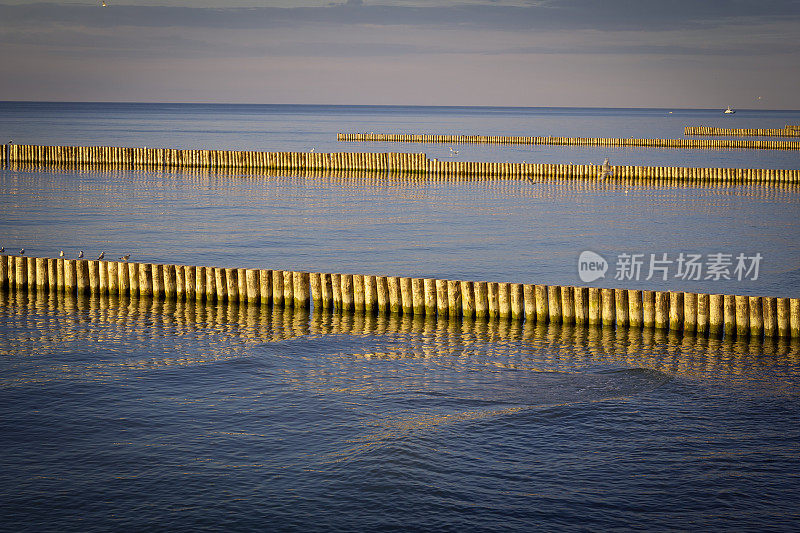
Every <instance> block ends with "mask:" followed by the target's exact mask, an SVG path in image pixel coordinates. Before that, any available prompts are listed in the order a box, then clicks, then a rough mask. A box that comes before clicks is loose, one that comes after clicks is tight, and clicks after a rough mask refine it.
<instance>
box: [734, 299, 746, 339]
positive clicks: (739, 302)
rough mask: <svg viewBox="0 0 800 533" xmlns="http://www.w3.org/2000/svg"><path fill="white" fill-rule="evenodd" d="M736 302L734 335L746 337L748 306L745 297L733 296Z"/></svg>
mask: <svg viewBox="0 0 800 533" xmlns="http://www.w3.org/2000/svg"><path fill="white" fill-rule="evenodd" d="M734 298H735V301H736V335H738V336H740V337H746V336H748V335H749V334H750V306H749V305H748V298H747V296H739V295H737V296H734Z"/></svg>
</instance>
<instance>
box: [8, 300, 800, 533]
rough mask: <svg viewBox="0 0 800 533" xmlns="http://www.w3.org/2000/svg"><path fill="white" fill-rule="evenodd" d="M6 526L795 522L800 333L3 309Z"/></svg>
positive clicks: (527, 526) (51, 305) (34, 303)
mask: <svg viewBox="0 0 800 533" xmlns="http://www.w3.org/2000/svg"><path fill="white" fill-rule="evenodd" d="M0 304H1V305H0V320H2V324H3V336H2V337H0V353H2V358H0V415H1V416H0V444H2V448H3V454H2V455H1V456H0V496H1V497H0V502H2V503H0V506H1V507H2V512H3V526H2V528H0V529H5V530H8V531H20V530H31V531H56V530H57V531H70V530H76V531H93V530H108V529H115V530H121V529H122V530H143V529H152V528H157V529H170V530H175V529H177V530H197V529H214V530H223V529H224V530H253V529H267V530H290V531H308V530H326V531H327V530H346V531H353V530H375V529H398V530H399V529H403V530H407V529H410V530H430V529H446V530H518V531H529V530H531V529H546V530H553V529H583V530H586V529H588V530H599V529H604V530H605V529H610V528H624V529H632V528H636V529H648V530H663V529H681V530H688V529H691V530H707V529H712V528H720V527H725V528H732V529H735V530H739V531H743V530H752V531H756V530H758V531H770V530H772V531H789V530H792V529H793V528H795V527H796V524H797V520H798V519H800V516H798V515H799V514H800V511H798V507H797V505H796V502H797V499H798V497H800V480H799V479H798V476H799V474H798V472H800V468H799V467H800V464H799V463H800V461H799V460H798V452H800V444H798V443H799V442H800V439H799V438H800V426H799V425H798V423H797V422H798V415H800V412H799V410H798V391H800V387H799V385H800V382H799V381H798V377H800V373H798V357H799V356H800V347H798V345H797V343H795V344H793V345H790V344H787V343H785V342H780V343H779V342H775V343H767V344H766V345H762V344H761V343H760V342H758V343H756V342H754V343H752V344H751V343H749V342H745V341H743V342H738V343H735V342H726V343H722V342H721V341H715V340H707V339H696V338H693V337H687V338H681V337H677V336H669V335H665V334H663V333H657V332H653V331H645V332H641V331H630V332H629V331H626V330H622V331H617V332H614V331H611V330H583V329H580V330H577V331H576V330H574V329H572V328H557V327H550V328H548V327H546V326H539V327H536V328H534V327H532V326H529V325H519V324H510V323H505V322H488V323H487V322H477V323H475V322H468V323H464V324H461V323H455V322H447V321H439V322H437V321H435V320H433V321H432V320H427V321H425V320H421V319H418V320H416V321H415V320H411V319H399V318H397V317H394V318H391V319H388V318H381V317H373V316H368V317H364V316H357V317H352V316H344V317H343V316H339V315H331V314H322V315H313V316H309V315H308V314H293V313H285V312H282V311H276V312H274V313H273V312H270V311H268V310H260V309H253V308H239V307H236V306H231V307H226V306H217V307H211V308H209V307H206V306H198V307H195V306H194V305H190V306H185V305H182V304H178V305H176V304H174V303H172V304H164V303H155V304H154V303H152V302H149V301H147V302H138V301H133V302H129V301H122V302H120V301H117V300H111V301H109V300H107V299H103V300H98V299H94V300H89V299H84V300H74V299H68V300H63V299H61V300H59V299H56V298H55V297H46V296H40V297H33V298H28V297H27V296H25V295H20V296H17V297H14V298H6V297H2V298H0Z"/></svg>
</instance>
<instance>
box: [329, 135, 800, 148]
mask: <svg viewBox="0 0 800 533" xmlns="http://www.w3.org/2000/svg"><path fill="white" fill-rule="evenodd" d="M792 136H794V135H792ZM336 138H337V140H339V141H343V142H399V143H448V144H527V145H554V146H630V147H649V148H681V149H695V148H697V149H700V148H740V149H750V150H752V149H758V150H800V141H744V140H742V141H740V140H730V139H634V138H628V139H626V138H614V137H527V136H507V135H434V134H424V133H413V134H412V133H409V134H405V133H339V134H337V137H336Z"/></svg>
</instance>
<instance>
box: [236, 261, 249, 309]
mask: <svg viewBox="0 0 800 533" xmlns="http://www.w3.org/2000/svg"><path fill="white" fill-rule="evenodd" d="M236 288H237V291H236V294H238V296H239V301H240V302H247V269H246V268H237V269H236Z"/></svg>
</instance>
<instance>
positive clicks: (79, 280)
mask: <svg viewBox="0 0 800 533" xmlns="http://www.w3.org/2000/svg"><path fill="white" fill-rule="evenodd" d="M37 262H38V259H37ZM36 279H37V284H38V280H39V279H40V278H39V277H38V272H37V278H36ZM39 288H41V289H44V288H45V286H41V285H40V286H39ZM75 288H76V289H77V293H78V294H89V292H90V287H89V264H88V261H82V260H80V259H78V260H76V261H75Z"/></svg>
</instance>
